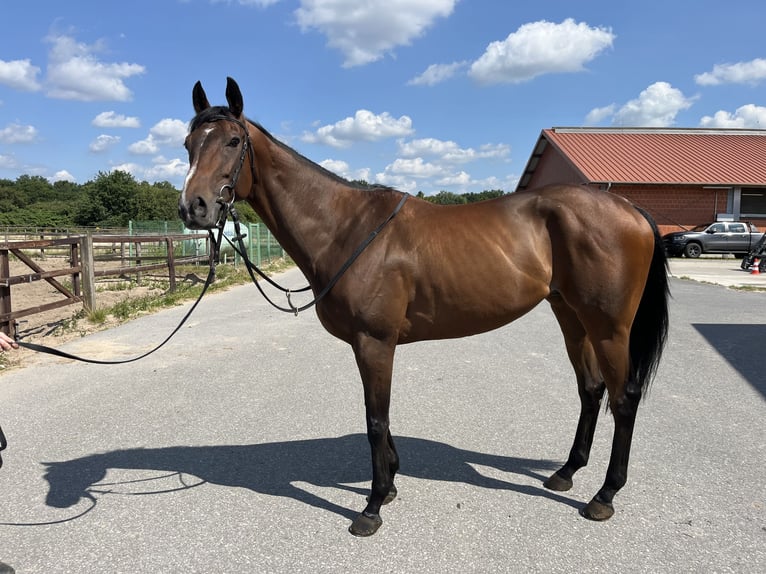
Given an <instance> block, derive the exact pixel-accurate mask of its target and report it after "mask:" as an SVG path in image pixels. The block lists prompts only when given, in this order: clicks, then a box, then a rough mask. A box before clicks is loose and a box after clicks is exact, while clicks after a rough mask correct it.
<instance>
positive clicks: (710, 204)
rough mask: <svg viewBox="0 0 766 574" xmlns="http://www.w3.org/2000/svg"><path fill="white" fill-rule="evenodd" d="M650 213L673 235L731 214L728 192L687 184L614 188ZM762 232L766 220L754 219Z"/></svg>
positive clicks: (664, 230) (661, 229)
mask: <svg viewBox="0 0 766 574" xmlns="http://www.w3.org/2000/svg"><path fill="white" fill-rule="evenodd" d="M610 191H611V192H612V193H616V194H618V195H621V196H623V197H625V198H626V199H627V200H629V201H631V202H633V203H635V204H636V205H638V206H640V207H643V208H644V209H645V210H646V211H648V212H649V213H650V214H651V216H652V217H653V218H654V220H655V221H656V222H657V226H658V227H659V229H660V233H662V234H665V233H671V232H673V231H681V230H682V229H689V228H691V227H694V226H696V225H702V224H704V223H709V222H711V221H715V220H716V217H717V215H718V214H719V213H726V212H727V208H726V205H727V200H728V193H729V192H728V190H726V189H705V188H704V187H702V186H693V185H683V186H680V185H679V186H670V185H648V184H647V185H613V186H612V188H611V189H610ZM751 223H754V224H756V225H757V226H758V227H759V229H761V230H763V228H764V227H766V220H752V221H751Z"/></svg>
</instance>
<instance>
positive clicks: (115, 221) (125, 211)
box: [75, 170, 138, 227]
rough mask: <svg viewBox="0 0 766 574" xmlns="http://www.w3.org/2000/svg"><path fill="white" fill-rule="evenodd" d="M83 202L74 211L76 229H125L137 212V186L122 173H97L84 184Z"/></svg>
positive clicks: (128, 176)
mask: <svg viewBox="0 0 766 574" xmlns="http://www.w3.org/2000/svg"><path fill="white" fill-rule="evenodd" d="M85 188H86V191H87V198H86V200H85V202H84V203H83V204H81V206H80V209H78V211H77V215H76V217H75V221H76V223H77V224H78V225H89V226H101V227H127V225H128V222H129V221H130V220H131V219H136V214H137V212H138V202H137V194H138V183H136V180H135V179H134V178H133V176H132V175H130V174H129V173H127V172H125V171H119V170H116V171H113V172H110V173H104V172H99V173H98V176H97V177H96V179H95V180H94V181H89V182H88V183H86V184H85Z"/></svg>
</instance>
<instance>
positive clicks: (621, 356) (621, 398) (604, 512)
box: [580, 329, 641, 520]
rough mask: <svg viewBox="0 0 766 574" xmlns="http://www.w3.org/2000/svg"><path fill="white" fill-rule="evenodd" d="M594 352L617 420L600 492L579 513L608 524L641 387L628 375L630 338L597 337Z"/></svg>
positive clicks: (627, 453)
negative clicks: (605, 521)
mask: <svg viewBox="0 0 766 574" xmlns="http://www.w3.org/2000/svg"><path fill="white" fill-rule="evenodd" d="M596 340H597V341H598V344H597V345H596V348H595V351H596V355H597V357H598V358H599V364H600V365H601V371H602V373H603V375H604V380H605V382H606V387H607V390H608V392H609V407H610V410H611V412H612V416H613V418H614V435H613V437H612V451H611V455H610V458H609V466H608V468H607V471H606V478H605V480H604V484H603V486H602V487H601V489H600V490H599V491H598V492H597V493H596V495H595V496H594V497H593V499H592V500H591V501H590V502H589V503H588V504H587V505H586V506H585V508H583V509H582V510H581V512H580V514H582V516H584V517H585V518H589V519H591V520H607V519H609V518H611V517H612V515H613V514H614V506H613V504H612V501H613V499H614V496H615V494H617V492H618V491H619V490H620V489H621V488H622V487H623V486H625V483H626V482H627V478H628V462H629V459H630V448H631V443H632V441H633V428H634V426H635V422H636V413H637V412H638V405H639V402H640V400H641V386H640V385H639V384H638V383H636V381H635V380H633V378H632V377H630V375H629V367H630V359H629V350H628V335H627V334H626V335H624V336H622V335H620V330H619V329H614V330H612V338H611V339H609V338H607V337H598V338H597V339H596Z"/></svg>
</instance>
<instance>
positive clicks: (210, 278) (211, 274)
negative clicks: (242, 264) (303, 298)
mask: <svg viewBox="0 0 766 574" xmlns="http://www.w3.org/2000/svg"><path fill="white" fill-rule="evenodd" d="M221 235H223V227H221V228H220V229H219V238H218V240H217V241H215V240H214V234H213V232H212V231H210V241H211V249H212V248H213V246H216V245H220V242H221V239H220V236H221ZM216 251H217V248H216ZM216 263H217V253H216V254H215V256H214V257H213V258H212V260H211V262H210V268H209V270H208V274H207V278H206V279H205V285H204V286H203V287H202V292H201V293H200V294H199V296H198V297H197V300H196V301H195V302H194V304H193V305H192V306H191V308H190V309H189V310H188V311H187V312H186V315H184V316H183V318H182V319H181V322H180V323H178V325H177V326H176V328H175V329H173V330H172V331H171V333H170V335H168V336H167V337H166V338H165V340H164V341H162V342H161V343H160V344H159V345H157V346H156V347H154V348H153V349H151V350H150V351H147V352H146V353H143V354H141V355H138V356H137V357H132V358H130V359H121V360H116V361H104V360H100V359H89V358H87V357H80V356H78V355H73V354H71V353H67V352H66V351H61V350H59V349H54V348H53V347H48V346H46V345H37V344H35V343H26V342H24V341H19V340H18V334H17V339H16V343H18V345H19V347H24V348H25V349H29V350H31V351H37V352H40V353H47V354H48V355H55V356H57V357H63V358H65V359H73V360H75V361H80V362H82V363H92V364H96V365H123V364H125V363H132V362H134V361H138V360H139V359H143V358H144V357H148V356H149V355H151V354H152V353H154V352H155V351H157V350H159V349H160V348H162V347H163V346H165V344H166V343H167V342H168V341H170V339H172V338H173V335H175V334H176V333H178V331H179V330H180V329H181V327H183V326H184V324H185V323H186V321H187V320H188V319H189V317H190V316H191V314H192V313H193V312H194V309H196V308H197V305H199V302H200V301H202V297H203V296H204V295H205V293H206V292H207V290H208V288H209V287H210V285H212V283H213V282H214V281H215V266H216ZM4 444H5V437H3V436H2V430H0V451H2V450H3V449H4V448H5V446H4Z"/></svg>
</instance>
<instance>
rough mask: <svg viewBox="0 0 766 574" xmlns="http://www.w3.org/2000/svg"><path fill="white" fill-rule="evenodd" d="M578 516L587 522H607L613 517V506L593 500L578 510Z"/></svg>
mask: <svg viewBox="0 0 766 574" xmlns="http://www.w3.org/2000/svg"><path fill="white" fill-rule="evenodd" d="M580 514H581V515H582V516H583V517H584V518H587V519H588V520H596V521H599V522H600V521H602V520H609V519H610V518H611V517H612V515H614V506H612V505H611V503H609V504H605V503H603V502H599V501H598V500H596V499H595V498H594V499H593V500H591V501H590V502H589V503H588V504H587V505H586V506H585V508H583V509H582V510H580Z"/></svg>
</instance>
